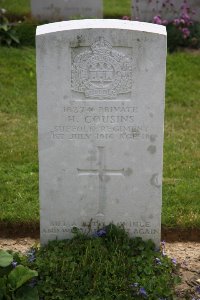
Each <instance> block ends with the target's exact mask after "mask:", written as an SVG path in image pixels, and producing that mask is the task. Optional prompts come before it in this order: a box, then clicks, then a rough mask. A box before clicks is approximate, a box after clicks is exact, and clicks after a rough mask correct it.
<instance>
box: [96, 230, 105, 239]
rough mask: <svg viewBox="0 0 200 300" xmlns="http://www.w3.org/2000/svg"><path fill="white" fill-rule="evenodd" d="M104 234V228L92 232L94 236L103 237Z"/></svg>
mask: <svg viewBox="0 0 200 300" xmlns="http://www.w3.org/2000/svg"><path fill="white" fill-rule="evenodd" d="M105 235H106V230H105V229H99V230H97V231H96V232H95V234H94V236H96V237H103V236H105Z"/></svg>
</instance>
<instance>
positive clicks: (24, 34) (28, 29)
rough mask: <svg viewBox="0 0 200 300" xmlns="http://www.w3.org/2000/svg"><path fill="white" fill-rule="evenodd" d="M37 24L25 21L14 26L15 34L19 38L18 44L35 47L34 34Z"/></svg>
mask: <svg viewBox="0 0 200 300" xmlns="http://www.w3.org/2000/svg"><path fill="white" fill-rule="evenodd" d="M37 25H39V24H36V23H35V22H33V21H29V20H26V21H25V22H21V23H19V24H18V25H17V26H16V33H17V36H18V37H19V40H20V43H21V45H23V46H32V47H34V46H35V34H36V27H37Z"/></svg>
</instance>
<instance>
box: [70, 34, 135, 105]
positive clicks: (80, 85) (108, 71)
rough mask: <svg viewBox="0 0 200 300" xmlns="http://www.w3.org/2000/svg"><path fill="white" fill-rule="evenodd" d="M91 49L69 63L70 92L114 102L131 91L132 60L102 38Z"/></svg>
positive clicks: (76, 56)
mask: <svg viewBox="0 0 200 300" xmlns="http://www.w3.org/2000/svg"><path fill="white" fill-rule="evenodd" d="M90 48H91V49H90V50H89V51H88V50H83V51H82V52H81V53H79V54H77V55H75V57H74V59H73V62H72V74H71V88H72V91H75V92H79V93H84V95H85V97H86V98H91V99H109V98H111V99H115V98H117V96H118V95H119V94H125V93H130V92H131V86H132V59H131V58H130V57H128V56H126V55H124V54H123V53H121V52H118V51H116V50H114V49H113V47H112V46H111V44H110V43H109V42H107V41H106V40H105V39H104V38H103V37H100V38H99V40H97V41H96V42H94V43H93V44H92V45H91V47H90Z"/></svg>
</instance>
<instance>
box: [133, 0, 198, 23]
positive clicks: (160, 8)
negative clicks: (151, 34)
mask: <svg viewBox="0 0 200 300" xmlns="http://www.w3.org/2000/svg"><path fill="white" fill-rule="evenodd" d="M184 3H185V5H184ZM199 4H200V3H199V0H169V1H166V0H132V19H133V20H139V21H142V22H153V18H154V17H155V16H161V18H162V19H163V20H168V21H172V20H174V19H176V18H179V17H181V15H182V13H185V12H187V14H188V15H189V16H190V18H191V19H192V20H193V21H197V22H199V21H200V5H199Z"/></svg>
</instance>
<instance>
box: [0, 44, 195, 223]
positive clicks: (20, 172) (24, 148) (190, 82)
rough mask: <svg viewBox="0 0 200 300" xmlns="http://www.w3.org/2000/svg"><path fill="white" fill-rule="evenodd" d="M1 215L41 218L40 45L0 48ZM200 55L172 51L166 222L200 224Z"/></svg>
mask: <svg viewBox="0 0 200 300" xmlns="http://www.w3.org/2000/svg"><path fill="white" fill-rule="evenodd" d="M0 66H1V72H0V90H1V94H0V190H1V193H0V207H1V214H0V221H4V222H5V221H6V222H8V223H9V222H11V223H13V222H28V221H35V220H39V209H38V206H39V204H38V160H37V119H36V80H35V49H33V48H24V49H16V48H4V47H1V48H0ZM199 70H200V55H199V54H189V53H175V54H170V55H168V61H167V89H166V117H165V144H164V185H163V215H162V224H163V225H165V226H168V227H175V226H179V227H182V228H184V227H186V228H189V227H199V226H200V203H199V199H200V181H199V171H200V136H199V132H198V130H199V125H200V122H199V120H200V110H199V107H200V73H199Z"/></svg>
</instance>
